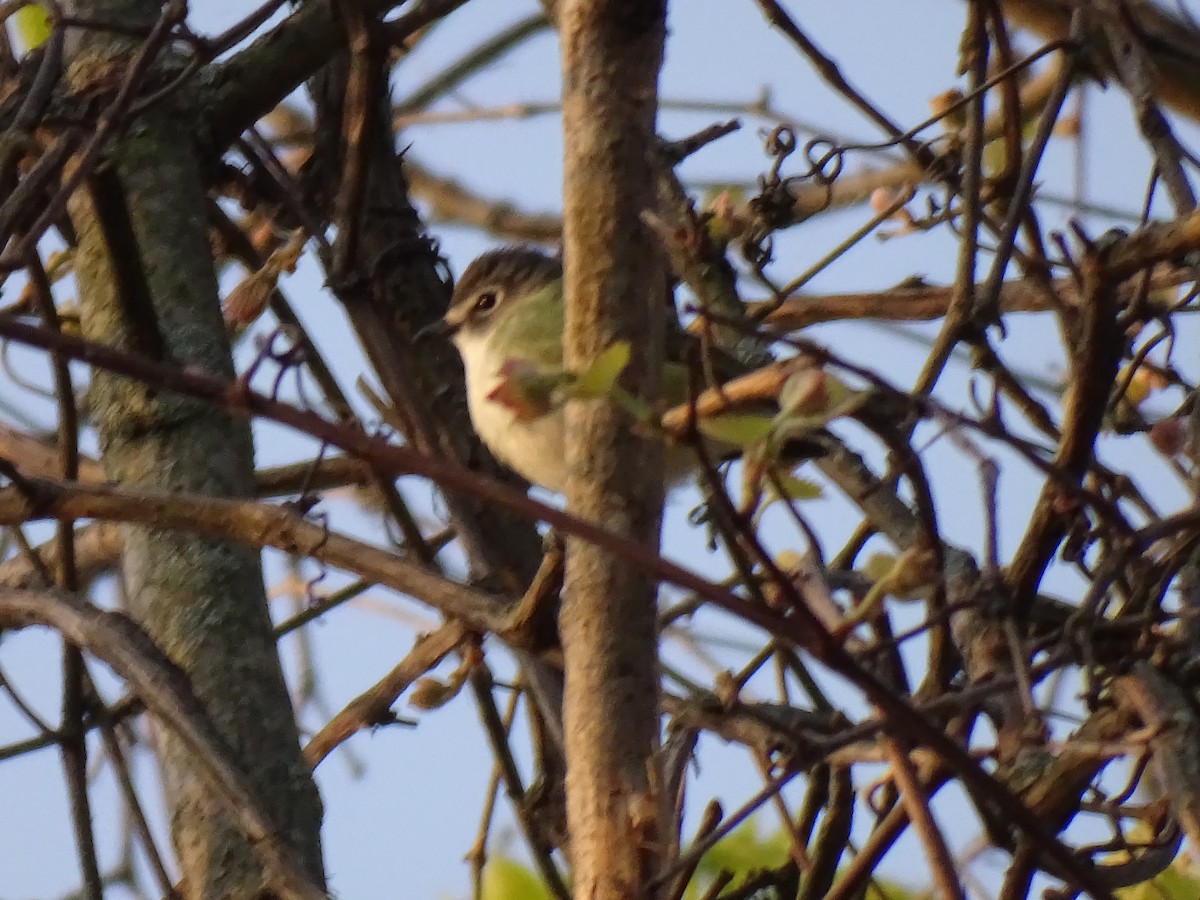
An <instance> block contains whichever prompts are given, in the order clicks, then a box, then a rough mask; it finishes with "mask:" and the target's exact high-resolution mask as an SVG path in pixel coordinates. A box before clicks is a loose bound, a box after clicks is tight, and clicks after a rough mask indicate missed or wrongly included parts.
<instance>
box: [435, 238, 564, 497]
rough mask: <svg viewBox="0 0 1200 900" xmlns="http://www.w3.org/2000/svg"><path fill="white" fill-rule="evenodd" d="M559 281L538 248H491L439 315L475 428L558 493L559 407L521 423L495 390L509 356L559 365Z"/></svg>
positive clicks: (507, 459)
mask: <svg viewBox="0 0 1200 900" xmlns="http://www.w3.org/2000/svg"><path fill="white" fill-rule="evenodd" d="M562 279H563V272H562V261H561V260H559V259H556V258H554V257H551V256H547V255H546V254H544V253H542V252H540V251H538V250H534V249H531V248H528V247H506V248H503V249H500V250H493V251H491V252H489V253H485V254H483V255H482V256H480V257H479V258H477V259H476V260H474V261H473V262H472V263H471V264H470V265H469V266H467V268H466V271H464V272H463V274H462V277H461V278H460V279H459V280H458V282H457V284H455V286H454V294H453V296H452V297H451V298H450V308H449V309H448V310H447V312H446V315H445V318H444V319H443V320H442V321H443V326H444V330H445V331H447V332H448V333H449V334H450V337H451V340H453V342H454V346H455V347H456V348H457V349H458V353H459V355H460V356H461V357H462V362H463V370H464V372H465V374H466V380H467V408H468V410H469V411H470V414H471V424H472V425H473V426H474V427H475V432H476V433H477V434H478V435H479V437H480V439H481V440H482V441H483V442H484V444H486V445H487V448H488V449H489V450H491V451H492V454H493V455H494V456H495V457H496V458H497V459H498V460H500V462H502V463H504V465H506V466H508V467H509V468H510V469H512V470H513V471H515V472H517V474H519V475H520V476H521V477H523V478H524V479H525V480H526V481H529V482H530V483H531V484H537V485H541V486H542V487H545V488H548V489H549V490H552V491H557V492H559V493H561V492H563V491H564V490H565V489H566V484H567V461H566V428H565V421H564V416H563V412H562V410H561V409H559V410H554V411H553V412H551V413H549V414H547V415H543V416H537V417H535V418H529V419H524V420H523V419H522V418H520V417H518V415H517V414H516V411H515V410H513V409H512V408H511V407H509V406H507V405H505V404H504V403H502V402H501V401H500V400H498V399H495V397H494V393H495V391H496V389H497V388H498V387H499V386H500V384H501V383H502V382H503V380H504V377H505V376H504V375H503V374H502V373H501V369H503V368H504V366H505V365H506V363H508V362H509V361H510V360H523V361H526V362H529V363H533V364H534V365H536V366H539V367H543V368H545V369H547V370H557V369H561V368H562V364H563V328H564V304H563V280H562Z"/></svg>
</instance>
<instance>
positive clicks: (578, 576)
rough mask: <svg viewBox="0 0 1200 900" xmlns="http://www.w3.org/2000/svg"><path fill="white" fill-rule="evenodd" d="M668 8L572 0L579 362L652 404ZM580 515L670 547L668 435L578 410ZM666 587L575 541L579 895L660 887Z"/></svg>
mask: <svg viewBox="0 0 1200 900" xmlns="http://www.w3.org/2000/svg"><path fill="white" fill-rule="evenodd" d="M665 12H666V5H665V3H663V2H642V0H607V2H596V0H563V2H560V3H558V4H557V9H556V15H557V18H558V25H559V35H560V39H561V41H562V68H563V133H564V135H565V143H566V146H565V154H566V156H565V171H564V189H563V205H564V211H565V216H564V243H565V250H564V264H565V290H566V298H567V310H566V343H565V346H564V358H565V361H566V365H567V367H568V369H572V370H575V371H582V370H583V369H586V367H587V366H588V365H589V364H590V363H591V362H592V360H594V359H595V358H596V356H597V355H599V354H600V353H601V352H603V351H604V350H605V349H607V348H608V347H610V346H611V345H612V344H613V343H614V342H615V341H619V340H626V341H629V342H630V343H631V345H632V347H633V356H632V359H631V362H630V364H629V366H628V367H627V369H626V371H625V373H624V374H623V377H622V384H623V385H624V386H625V387H626V388H627V389H629V390H630V391H632V392H633V393H634V394H636V395H638V396H642V397H646V398H649V399H653V398H654V397H655V396H656V394H657V391H658V382H659V379H660V375H661V369H662V359H663V324H664V317H663V310H662V302H661V298H662V296H663V290H664V280H663V269H662V262H661V261H660V259H659V258H658V255H657V253H656V252H655V251H654V243H653V238H652V236H651V235H650V234H649V233H648V231H647V229H645V228H644V227H643V226H642V223H641V220H640V215H641V213H642V211H643V210H645V209H648V208H650V207H651V206H652V205H653V199H654V181H653V176H652V170H651V163H650V151H651V148H652V145H653V141H654V116H655V111H656V108H657V82H658V70H659V67H660V65H661V64H662V52H663V40H664V37H665V25H664V16H665ZM567 414H568V423H569V424H568V443H567V458H568V460H569V462H570V464H571V480H570V483H569V484H568V488H567V500H568V506H569V509H570V510H571V511H572V512H573V513H575V514H576V515H578V516H581V517H582V518H585V519H588V520H591V521H593V522H598V523H600V524H602V525H604V526H606V527H607V528H610V529H612V530H613V531H615V532H618V533H620V534H624V535H628V536H629V537H631V538H634V539H636V540H640V541H646V542H649V543H653V544H655V545H657V542H658V529H659V516H660V513H661V509H662V493H663V461H662V447H661V444H660V443H659V442H658V441H657V440H654V439H646V438H645V437H639V436H637V435H635V434H634V433H632V432H631V431H630V429H629V427H628V424H629V423H628V422H627V421H626V420H625V419H624V418H623V417H622V415H621V414H620V413H619V411H618V410H616V408H615V407H614V406H613V405H612V404H609V403H605V402H587V403H584V402H575V403H573V404H572V405H571V407H570V408H569V409H568V412H567ZM654 601H655V585H654V582H653V581H652V580H651V579H650V578H648V577H647V576H646V575H645V574H644V573H642V572H638V571H636V570H634V569H633V568H632V567H630V566H626V565H621V564H619V563H618V562H617V561H615V560H614V559H613V558H612V557H611V556H609V555H608V554H607V553H605V552H603V551H602V550H600V549H599V548H597V547H595V546H593V545H590V544H587V543H584V542H582V541H572V542H571V544H570V545H569V547H568V552H567V564H566V575H565V583H564V589H563V608H562V614H561V618H560V624H561V633H562V640H563V655H564V659H565V661H566V696H565V701H564V723H565V728H566V745H567V821H568V824H569V827H570V833H571V847H572V860H573V863H574V877H575V896H576V897H587V898H591V900H604V898H612V900H617V898H621V900H626V898H631V897H645V896H647V895H648V893H649V891H648V885H649V882H650V880H651V878H652V877H653V876H654V874H655V873H656V871H657V869H656V867H657V863H658V860H659V856H660V854H661V851H662V841H661V837H660V831H661V823H662V821H663V819H662V817H661V815H660V810H659V798H658V795H657V788H658V785H659V782H660V779H659V778H658V777H656V775H655V766H656V765H657V762H656V756H655V753H654V751H655V748H656V746H657V742H658V741H657V739H658V728H657V715H658V709H657V704H658V700H657V698H658V665H657V652H656V633H655V602H654Z"/></svg>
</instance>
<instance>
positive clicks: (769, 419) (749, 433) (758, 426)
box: [696, 413, 775, 449]
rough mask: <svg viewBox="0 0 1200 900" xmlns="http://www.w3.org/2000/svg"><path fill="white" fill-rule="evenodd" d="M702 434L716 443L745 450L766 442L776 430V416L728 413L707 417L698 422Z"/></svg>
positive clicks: (697, 425)
mask: <svg viewBox="0 0 1200 900" xmlns="http://www.w3.org/2000/svg"><path fill="white" fill-rule="evenodd" d="M696 427H698V428H699V429H700V433H701V434H703V435H704V436H705V437H707V438H711V439H712V440H714V441H721V442H722V443H725V444H733V445H734V446H735V447H740V448H742V449H745V448H747V447H753V446H754V445H755V444H760V443H762V442H763V441H764V440H766V439H767V438H768V437H769V436H770V435H771V432H772V431H773V430H774V428H775V417H774V416H763V415H753V414H750V413H726V414H724V415H719V416H705V417H704V418H702V419H700V420H699V421H697V422H696Z"/></svg>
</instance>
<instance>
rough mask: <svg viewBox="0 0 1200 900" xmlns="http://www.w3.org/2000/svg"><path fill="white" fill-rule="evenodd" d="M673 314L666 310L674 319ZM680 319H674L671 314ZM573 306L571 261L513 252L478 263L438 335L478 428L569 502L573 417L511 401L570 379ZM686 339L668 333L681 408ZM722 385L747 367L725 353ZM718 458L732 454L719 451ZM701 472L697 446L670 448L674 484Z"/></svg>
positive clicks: (522, 471)
mask: <svg viewBox="0 0 1200 900" xmlns="http://www.w3.org/2000/svg"><path fill="white" fill-rule="evenodd" d="M667 312H668V308H667V306H666V304H665V303H664V314H667ZM671 314H672V315H673V312H672V313H671ZM564 322H565V304H564V298H563V269H562V261H561V260H560V259H558V258H556V257H552V256H549V255H547V254H545V253H543V252H541V251H540V250H535V249H532V248H529V247H505V248H502V249H499V250H493V251H491V252H488V253H485V254H483V255H482V256H480V257H479V258H477V259H476V260H474V261H473V262H472V263H471V264H470V265H469V266H467V268H466V271H464V272H463V274H462V277H461V278H460V279H459V280H458V283H457V284H456V285H455V287H454V293H453V295H452V297H451V299H450V307H449V309H448V311H447V312H446V315H445V316H444V318H443V319H442V321H441V322H440V323H439V326H440V327H439V328H438V330H439V331H441V332H443V333H446V334H449V336H450V338H451V340H452V341H453V342H454V346H455V347H456V348H457V349H458V352H459V355H460V356H461V357H462V362H463V368H464V370H465V372H466V383H467V406H468V409H469V411H470V414H471V424H472V425H473V426H474V427H475V431H476V433H477V434H478V435H479V437H480V438H481V439H482V440H483V442H484V444H486V445H487V447H488V449H489V450H491V452H492V453H493V455H495V457H496V458H497V459H498V460H500V462H502V463H504V465H506V466H508V467H509V468H510V469H513V470H514V471H515V472H517V473H518V474H519V475H521V476H522V477H523V478H525V479H526V480H527V481H529V482H531V483H532V484H536V485H540V486H542V487H544V488H548V489H549V490H552V491H556V492H558V493H563V492H564V491H565V490H566V485H567V476H568V474H569V473H568V470H567V459H566V417H565V414H564V411H563V409H562V405H561V404H559V405H558V406H557V407H551V408H547V409H545V410H540V411H539V412H538V414H536V415H522V414H521V410H520V409H519V407H520V405H521V404H520V402H519V400H520V396H519V395H520V391H521V388H520V386H519V385H518V386H517V387H516V389H515V390H516V393H517V394H518V402H517V403H513V402H511V401H512V397H511V393H512V392H513V389H514V386H513V382H514V381H520V380H521V379H522V378H523V377H528V376H530V375H531V374H532V375H533V377H534V378H536V377H537V375H536V373H539V372H540V373H543V374H545V375H547V376H554V375H557V374H562V369H563V330H564ZM686 340H687V339H686V337H685V336H684V335H683V334H682V333H681V332H679V330H678V329H677V328H674V329H673V330H672V329H668V342H667V344H668V346H667V357H668V360H667V362H666V363H665V366H664V370H663V393H664V396H665V398H666V400H667V401H668V402H669V403H672V404H678V403H682V402H683V401H684V400H685V398H686V388H687V368H686V366H685V365H684V363H683V362H682V357H683V348H684V346H685V345H686ZM709 363H710V367H715V368H719V369H720V370H721V371H720V372H719V373H718V378H719V379H720V380H721V381H725V380H728V378H730V377H731V376H732V375H734V374H740V373H741V370H742V369H743V368H744V367H742V366H739V364H738V363H737V362H736V361H734V360H732V359H731V358H729V357H728V356H725V355H721V354H719V353H712V354H710V356H709ZM713 443H714V446H713V448H712V449H714V450H715V451H716V452H717V454H718V455H720V456H724V455H729V454H728V451H729V450H731V449H732V448H731V447H730V446H729V445H727V444H726V445H722V444H720V443H719V442H713ZM694 467H695V453H694V452H693V451H692V450H691V448H688V447H669V448H668V452H667V480H668V482H669V483H672V484H673V483H675V482H677V481H679V480H680V479H681V478H682V477H683V476H685V475H686V474H687V473H688V472H689V471H691V470H692V469H694Z"/></svg>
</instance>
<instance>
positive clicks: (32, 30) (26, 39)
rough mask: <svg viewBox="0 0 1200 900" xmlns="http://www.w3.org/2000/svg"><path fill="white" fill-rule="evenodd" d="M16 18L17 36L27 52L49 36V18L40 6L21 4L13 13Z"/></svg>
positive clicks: (42, 42) (44, 41)
mask: <svg viewBox="0 0 1200 900" xmlns="http://www.w3.org/2000/svg"><path fill="white" fill-rule="evenodd" d="M13 19H14V20H16V26H17V37H19V38H20V39H21V47H22V48H23V49H24V52H26V53H28V52H29V51H30V50H32V49H34V48H35V47H40V46H41V45H42V44H44V43H46V41H47V40H48V39H49V37H50V18H49V16H47V15H46V10H45V9H43V8H42V7H40V6H22V7H21V8H20V9H18V10H17V11H16V13H15V14H14V15H13Z"/></svg>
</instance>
